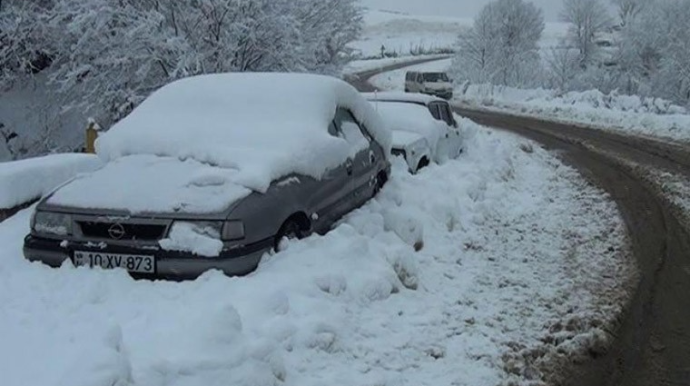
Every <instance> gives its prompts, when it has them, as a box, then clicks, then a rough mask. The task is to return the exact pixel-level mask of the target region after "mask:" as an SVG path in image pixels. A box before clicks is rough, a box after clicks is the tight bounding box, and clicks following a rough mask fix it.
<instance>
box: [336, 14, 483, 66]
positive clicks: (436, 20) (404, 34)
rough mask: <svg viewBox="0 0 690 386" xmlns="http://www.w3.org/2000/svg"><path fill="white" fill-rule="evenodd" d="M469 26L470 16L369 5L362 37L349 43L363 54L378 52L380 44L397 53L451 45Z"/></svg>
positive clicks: (426, 50)
mask: <svg viewBox="0 0 690 386" xmlns="http://www.w3.org/2000/svg"><path fill="white" fill-rule="evenodd" d="M471 26H472V19H469V18H467V19H466V18H454V17H440V16H412V15H407V14H401V13H393V12H388V11H379V10H372V9H370V10H367V11H366V12H365V15H364V31H363V33H362V37H361V38H360V39H359V40H358V41H356V42H354V43H351V44H350V47H351V48H353V49H355V50H356V52H357V53H358V54H359V55H361V56H363V57H371V56H380V55H381V46H383V47H384V49H385V51H386V52H387V53H389V54H396V55H398V56H410V55H411V54H412V52H414V51H417V52H422V51H423V52H427V53H429V52H430V51H434V50H440V49H445V50H447V49H453V46H454V45H455V43H456V42H457V39H458V35H459V34H460V33H462V32H463V31H467V29H469V28H470V27H471Z"/></svg>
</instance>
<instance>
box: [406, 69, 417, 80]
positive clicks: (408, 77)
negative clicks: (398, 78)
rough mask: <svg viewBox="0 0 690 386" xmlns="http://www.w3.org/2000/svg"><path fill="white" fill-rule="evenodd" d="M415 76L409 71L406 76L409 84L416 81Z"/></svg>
mask: <svg viewBox="0 0 690 386" xmlns="http://www.w3.org/2000/svg"><path fill="white" fill-rule="evenodd" d="M414 74H415V73H414V72H410V71H408V72H407V73H406V74H405V80H406V81H409V82H412V81H413V80H414Z"/></svg>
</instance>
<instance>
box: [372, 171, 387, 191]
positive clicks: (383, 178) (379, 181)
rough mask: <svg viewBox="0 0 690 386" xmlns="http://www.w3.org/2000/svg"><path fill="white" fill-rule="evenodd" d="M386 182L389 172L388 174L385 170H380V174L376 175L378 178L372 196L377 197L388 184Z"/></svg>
mask: <svg viewBox="0 0 690 386" xmlns="http://www.w3.org/2000/svg"><path fill="white" fill-rule="evenodd" d="M386 182H388V174H386V172H384V171H381V172H379V174H378V175H376V180H375V181H374V192H373V194H372V195H371V196H372V197H376V195H377V194H379V192H380V191H381V189H383V186H384V185H386Z"/></svg>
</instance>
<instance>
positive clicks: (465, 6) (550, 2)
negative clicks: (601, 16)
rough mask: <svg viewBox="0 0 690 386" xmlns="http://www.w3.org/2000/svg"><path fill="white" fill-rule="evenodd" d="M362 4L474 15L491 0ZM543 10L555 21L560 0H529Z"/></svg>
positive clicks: (416, 12) (392, 0) (366, 1)
mask: <svg viewBox="0 0 690 386" xmlns="http://www.w3.org/2000/svg"><path fill="white" fill-rule="evenodd" d="M360 1H361V2H362V5H364V6H367V7H370V8H374V9H385V10H391V11H399V12H406V13H410V14H413V15H433V16H459V17H470V18H471V17H474V15H475V14H476V13H477V12H479V10H480V9H482V7H483V6H484V5H486V4H487V3H489V2H490V1H491V0H360ZM531 2H532V3H534V4H535V5H537V6H538V7H541V8H542V9H543V10H544V18H545V19H546V20H547V21H557V20H558V13H559V12H560V10H561V7H562V0H531Z"/></svg>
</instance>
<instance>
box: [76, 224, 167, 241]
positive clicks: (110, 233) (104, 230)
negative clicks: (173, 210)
mask: <svg viewBox="0 0 690 386" xmlns="http://www.w3.org/2000/svg"><path fill="white" fill-rule="evenodd" d="M78 224H79V227H80V228H81V233H82V234H83V235H84V236H85V237H89V238H97V239H110V240H142V241H144V240H160V239H162V238H163V236H164V235H165V229H166V226H165V225H161V224H119V223H106V222H92V221H83V222H78Z"/></svg>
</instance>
